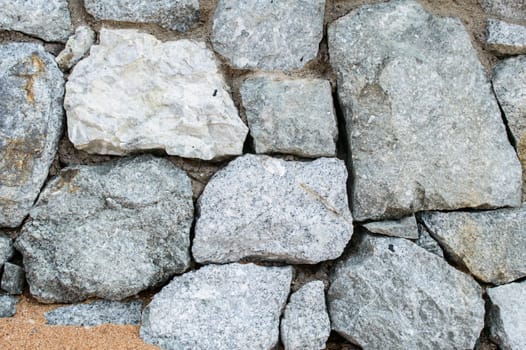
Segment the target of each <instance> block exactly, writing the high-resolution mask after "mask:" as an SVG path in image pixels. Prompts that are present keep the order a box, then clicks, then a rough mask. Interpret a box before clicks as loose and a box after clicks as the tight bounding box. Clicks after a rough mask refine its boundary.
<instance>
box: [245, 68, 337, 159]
mask: <svg viewBox="0 0 526 350" xmlns="http://www.w3.org/2000/svg"><path fill="white" fill-rule="evenodd" d="M241 96H242V99H243V107H244V108H245V112H246V115H247V120H248V125H249V128H250V134H251V135H252V138H253V139H254V146H255V149H256V152H257V153H285V154H295V155H298V156H303V157H313V158H316V157H324V156H327V157H334V156H335V155H336V139H337V137H338V126H337V125H336V115H335V112H334V106H333V101H332V92H331V84H330V83H329V81H327V80H321V79H295V80H283V79H280V78H277V77H275V78H273V77H269V76H260V77H256V78H250V79H247V80H245V82H244V83H243V86H242V87H241Z"/></svg>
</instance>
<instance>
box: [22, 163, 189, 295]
mask: <svg viewBox="0 0 526 350" xmlns="http://www.w3.org/2000/svg"><path fill="white" fill-rule="evenodd" d="M30 215H31V218H32V220H31V221H29V222H27V223H26V224H25V225H24V227H23V228H22V232H21V235H20V236H19V238H18V239H17V240H16V242H15V246H16V247H17V249H18V250H20V252H21V253H22V255H23V258H24V266H25V268H26V274H27V280H28V284H29V287H30V292H31V294H32V295H33V296H34V297H36V298H37V299H38V300H40V301H42V302H76V301H81V300H84V299H87V298H90V297H99V298H104V299H110V300H119V299H123V298H125V297H128V296H130V295H134V294H136V293H138V292H140V291H142V290H144V289H146V288H149V287H153V286H156V285H159V284H160V283H162V282H165V281H166V280H168V279H169V278H171V277H172V276H173V275H174V274H175V273H181V272H183V271H185V270H186V269H187V267H188V266H189V264H190V252H189V246H190V237H189V235H190V226H191V224H192V220H193V203H192V190H191V185H190V179H189V178H188V176H187V175H186V173H184V172H183V171H182V170H180V169H179V168H177V167H175V166H174V165H173V164H172V163H170V162H169V161H168V160H165V159H157V158H153V157H150V156H143V157H138V158H128V159H123V160H119V161H117V162H112V163H104V164H98V165H89V166H86V165H84V166H83V165H78V166H71V167H68V168H65V169H63V170H62V171H61V173H60V175H59V176H58V177H57V178H55V179H53V180H51V181H50V182H49V183H48V184H47V186H46V188H45V189H44V190H43V191H42V193H41V195H40V198H39V200H38V202H37V203H36V205H35V207H34V208H33V209H32V210H31V214H30Z"/></svg>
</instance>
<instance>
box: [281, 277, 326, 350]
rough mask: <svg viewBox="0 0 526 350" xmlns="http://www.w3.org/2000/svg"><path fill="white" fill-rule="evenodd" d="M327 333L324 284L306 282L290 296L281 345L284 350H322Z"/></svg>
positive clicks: (284, 317)
mask: <svg viewBox="0 0 526 350" xmlns="http://www.w3.org/2000/svg"><path fill="white" fill-rule="evenodd" d="M330 332H331V322H330V320H329V315H328V314H327V307H326V305H325V291H324V286H323V282H322V281H314V282H309V283H307V284H306V285H304V286H303V287H301V288H300V289H299V290H298V291H297V292H295V293H293V294H292V295H291V296H290V301H289V303H288V304H287V307H286V308H285V313H284V316H283V318H282V319H281V342H282V343H283V346H284V347H285V349H286V350H300V349H301V350H310V349H312V350H319V349H325V343H326V342H327V339H328V338H329V334H330Z"/></svg>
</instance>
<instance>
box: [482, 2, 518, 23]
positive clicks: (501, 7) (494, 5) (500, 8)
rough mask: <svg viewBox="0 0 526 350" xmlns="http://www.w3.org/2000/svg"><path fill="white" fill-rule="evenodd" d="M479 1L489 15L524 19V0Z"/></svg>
mask: <svg viewBox="0 0 526 350" xmlns="http://www.w3.org/2000/svg"><path fill="white" fill-rule="evenodd" d="M479 3H480V5H481V6H482V8H483V9H484V11H486V12H487V13H488V14H489V15H491V16H498V17H504V18H508V19H513V20H519V21H520V20H526V2H524V1H522V0H518V1H517V0H479Z"/></svg>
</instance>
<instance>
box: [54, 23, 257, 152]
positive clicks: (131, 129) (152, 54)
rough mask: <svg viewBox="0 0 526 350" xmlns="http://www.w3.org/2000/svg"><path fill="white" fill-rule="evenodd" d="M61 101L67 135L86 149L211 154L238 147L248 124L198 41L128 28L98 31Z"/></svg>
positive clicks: (217, 70)
mask: <svg viewBox="0 0 526 350" xmlns="http://www.w3.org/2000/svg"><path fill="white" fill-rule="evenodd" d="M64 105H65V108H66V112H67V116H68V135H69V139H70V140H71V142H72V143H73V144H74V145H75V147H76V148H77V149H81V150H84V151H87V152H89V153H99V154H113V155H123V154H127V153H130V152H133V151H138V150H150V149H164V150H166V152H167V153H168V154H171V155H178V156H182V157H187V158H200V159H206V160H210V159H213V158H217V157H224V156H230V155H237V154H241V153H242V149H243V142H244V141H245V137H246V134H247V131H248V129H247V127H246V126H245V125H244V124H243V122H242V121H241V119H240V118H239V116H238V112H237V109H236V107H235V106H234V102H233V101H232V98H231V96H230V93H229V92H228V88H227V86H226V84H225V82H224V80H223V77H222V75H221V74H220V72H219V69H218V65H217V62H216V61H215V58H214V55H213V53H212V52H211V51H210V50H208V49H207V48H206V45H205V43H201V42H195V41H191V40H178V41H169V42H164V43H163V42H161V41H159V40H157V39H156V38H155V37H153V36H151V35H149V34H145V33H140V32H138V31H137V30H131V29H130V30H109V29H102V30H101V33H100V43H99V45H95V46H93V47H92V48H91V52H90V56H89V57H87V58H85V59H84V60H82V61H80V62H79V63H78V64H77V65H76V66H75V69H74V70H73V72H72V73H71V75H70V76H69V80H68V83H67V85H66V98H65V104H64Z"/></svg>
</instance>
